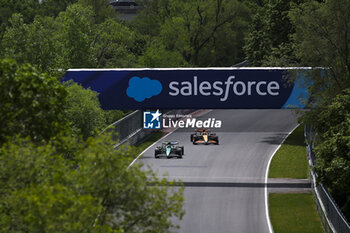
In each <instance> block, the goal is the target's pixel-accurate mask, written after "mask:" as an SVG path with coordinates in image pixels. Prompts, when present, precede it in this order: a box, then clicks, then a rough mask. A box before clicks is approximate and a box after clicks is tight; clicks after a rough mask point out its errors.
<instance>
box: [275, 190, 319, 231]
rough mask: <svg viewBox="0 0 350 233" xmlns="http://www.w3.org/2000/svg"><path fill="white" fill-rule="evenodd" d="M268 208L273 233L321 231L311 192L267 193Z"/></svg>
mask: <svg viewBox="0 0 350 233" xmlns="http://www.w3.org/2000/svg"><path fill="white" fill-rule="evenodd" d="M269 209H270V219H271V223H272V225H273V229H274V232H275V233H284V232H286V233H294V232H295V233H302V232H305V233H319V232H323V229H322V224H321V221H320V217H319V216H318V214H317V211H316V206H315V202H314V199H313V194H312V193H298V194H296V193H292V194H274V193H272V194H269Z"/></svg>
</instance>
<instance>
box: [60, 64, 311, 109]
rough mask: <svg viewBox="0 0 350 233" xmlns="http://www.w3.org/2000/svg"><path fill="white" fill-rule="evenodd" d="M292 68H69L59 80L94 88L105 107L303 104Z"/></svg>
mask: <svg viewBox="0 0 350 233" xmlns="http://www.w3.org/2000/svg"><path fill="white" fill-rule="evenodd" d="M291 70H292V68H198V69H195V68H183V69H180V68H179V69H70V70H68V71H67V72H66V74H65V76H64V79H63V81H69V80H73V81H74V82H77V83H79V84H80V85H82V86H83V87H84V88H91V90H94V91H96V92H98V93H99V99H100V102H101V106H102V108H103V109H175V108H181V109H186V108H189V109H192V108H198V109H218V108H220V109H225V108H226V109H281V108H304V107H305V100H306V99H307V97H308V95H307V92H306V90H305V88H304V87H303V86H302V85H301V83H300V82H302V79H301V78H300V79H298V78H297V79H296V80H297V81H296V82H295V83H289V82H288V81H287V80H286V79H285V78H284V77H285V76H286V75H287V74H288V72H290V71H291ZM293 70H295V69H293ZM301 71H302V69H301ZM298 72H299V73H300V71H298ZM301 73H302V72H301Z"/></svg>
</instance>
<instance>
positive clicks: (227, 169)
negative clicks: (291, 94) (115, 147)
mask: <svg viewBox="0 0 350 233" xmlns="http://www.w3.org/2000/svg"><path fill="white" fill-rule="evenodd" d="M209 117H213V118H215V119H218V120H222V122H223V125H222V129H221V130H217V131H216V133H217V135H218V136H219V140H220V145H207V146H206V145H193V144H192V143H191V142H190V134H191V132H192V130H189V129H178V130H176V131H175V132H173V133H171V134H170V135H169V136H168V137H166V138H165V139H164V140H175V141H178V142H179V143H180V144H181V145H183V146H184V148H185V155H184V157H183V159H177V158H173V159H166V158H164V159H155V158H154V147H151V148H150V149H149V150H147V151H146V152H145V153H144V155H143V156H142V158H141V159H140V160H141V162H142V163H144V164H145V165H150V166H151V167H152V169H153V170H154V171H155V172H157V174H158V175H159V176H163V175H164V174H165V173H166V172H167V173H168V177H169V178H170V179H174V178H176V179H181V180H182V181H183V182H184V184H185V187H186V188H185V193H184V195H185V210H186V214H185V216H184V218H183V219H182V220H181V221H180V222H176V224H179V225H180V227H181V228H180V230H179V232H185V233H213V232H218V233H224V232H230V233H232V232H234V233H235V232H237V233H254V232H258V233H265V232H266V233H268V232H269V228H268V223H267V218H266V208H265V174H266V169H267V164H268V162H269V159H270V157H271V156H272V154H273V153H274V151H275V150H276V148H277V147H278V146H279V144H280V143H281V142H282V140H283V139H284V138H285V137H286V135H287V134H288V133H289V132H290V131H291V130H292V129H293V128H295V126H296V125H297V122H296V116H295V114H294V112H293V111H291V110H214V111H211V112H209V113H207V114H205V115H203V116H202V117H199V118H201V119H207V118H209ZM158 144H160V143H158ZM158 144H157V145H158Z"/></svg>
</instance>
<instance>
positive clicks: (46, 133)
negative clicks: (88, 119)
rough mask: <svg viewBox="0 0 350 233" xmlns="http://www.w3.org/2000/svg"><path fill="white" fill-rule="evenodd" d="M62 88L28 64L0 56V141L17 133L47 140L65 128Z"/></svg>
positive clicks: (54, 80)
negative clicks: (3, 58) (1, 58)
mask: <svg viewBox="0 0 350 233" xmlns="http://www.w3.org/2000/svg"><path fill="white" fill-rule="evenodd" d="M66 95H67V93H66V90H65V88H64V86H63V85H61V84H60V83H59V81H58V80H57V79H55V78H52V77H49V76H48V75H46V74H44V73H40V72H39V71H38V70H37V69H35V68H33V67H32V66H31V65H29V64H25V65H23V66H18V65H17V63H16V62H14V61H13V60H0V100H1V101H0V111H1V113H0V124H1V125H0V144H2V143H3V142H4V141H5V140H6V137H9V136H13V135H16V134H21V135H22V136H30V137H31V138H32V139H33V140H34V141H41V140H48V139H50V138H51V137H53V136H55V135H56V134H57V133H58V132H59V131H60V130H62V129H63V128H65V125H66V120H65V119H64V116H65V112H64V106H65V98H66Z"/></svg>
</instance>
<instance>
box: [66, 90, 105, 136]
mask: <svg viewBox="0 0 350 233" xmlns="http://www.w3.org/2000/svg"><path fill="white" fill-rule="evenodd" d="M67 92H68V95H67V105H66V109H67V120H68V121H69V122H70V123H71V127H72V130H73V132H76V133H78V134H81V135H82V136H83V138H85V139H86V138H88V137H90V136H93V135H95V134H96V132H97V131H101V130H102V129H103V128H104V127H106V121H105V113H104V112H103V110H102V109H101V107H100V102H99V100H98V98H97V95H98V94H97V93H96V92H94V91H92V90H90V89H84V88H83V87H81V86H79V85H78V84H77V83H68V85H67Z"/></svg>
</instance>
